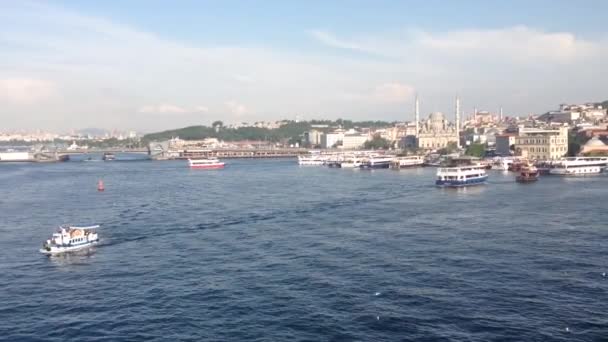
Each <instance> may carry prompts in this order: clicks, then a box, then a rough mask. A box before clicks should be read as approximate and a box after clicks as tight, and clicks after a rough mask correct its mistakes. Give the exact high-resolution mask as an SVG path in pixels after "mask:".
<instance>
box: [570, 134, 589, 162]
mask: <svg viewBox="0 0 608 342" xmlns="http://www.w3.org/2000/svg"><path fill="white" fill-rule="evenodd" d="M587 140H589V139H588V138H586V137H581V136H579V135H578V134H576V132H572V131H571V132H570V133H568V156H569V157H574V156H576V155H577V154H578V153H579V152H580V151H581V146H583V145H585V143H586V142H587Z"/></svg>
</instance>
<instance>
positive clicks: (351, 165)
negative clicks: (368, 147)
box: [340, 156, 363, 169]
mask: <svg viewBox="0 0 608 342" xmlns="http://www.w3.org/2000/svg"><path fill="white" fill-rule="evenodd" d="M361 164H363V158H361V157H357V156H347V157H344V160H343V161H342V163H340V167H341V168H343V169H355V168H360V167H361Z"/></svg>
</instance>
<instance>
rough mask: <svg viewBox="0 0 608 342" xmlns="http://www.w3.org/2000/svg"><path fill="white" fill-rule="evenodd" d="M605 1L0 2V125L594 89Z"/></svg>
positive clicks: (445, 106)
mask: <svg viewBox="0 0 608 342" xmlns="http://www.w3.org/2000/svg"><path fill="white" fill-rule="evenodd" d="M606 13H608V2H606V1H603V0H599V1H578V2H574V1H544V0H538V1H519V0H511V1H467V0H462V1H437V0H426V1H406V0H398V1H385V0H376V1H371V0H370V1H362V0H350V1H341V0H333V1H316V0H312V1H291V0H283V1H273V0H265V1H230V0H227V1H203V0H199V1H195V0H193V1H187V0H177V1H167V0H165V1H158V0H147V1H144V0H130V1H115V0H106V1H82V0H81V1H74V0H47V1H40V2H37V1H28V0H24V1H11V0H0V131H2V130H17V129H43V130H55V131H69V130H71V129H79V128H86V127H97V128H105V129H124V130H137V131H140V132H151V131H157V130H164V129H172V128H178V127H184V126H188V125H199V124H210V123H211V122H213V121H215V120H222V121H224V122H225V123H235V122H242V121H246V122H255V121H262V120H265V121H274V120H280V119H296V118H299V119H303V120H307V119H315V118H326V119H336V118H344V119H352V120H387V121H393V120H412V119H413V107H414V106H413V103H414V98H415V96H416V95H418V97H419V98H420V108H421V115H423V116H426V115H428V113H430V112H433V111H441V112H444V113H445V114H446V115H447V116H448V117H450V118H451V117H453V115H454V100H455V97H456V96H459V97H460V99H461V106H462V108H463V110H464V112H465V115H466V114H469V113H471V112H472V111H473V110H474V108H478V109H479V110H489V111H494V112H497V111H498V110H499V108H500V107H502V108H504V112H505V114H506V115H512V116H517V115H527V114H530V113H541V112H545V111H547V110H550V109H554V108H557V107H558V105H559V104H560V103H577V102H589V101H603V100H607V99H608V83H607V80H608V58H606V56H608V32H607V31H608V28H607V27H608V25H606V23H607V22H606V20H605V14H606Z"/></svg>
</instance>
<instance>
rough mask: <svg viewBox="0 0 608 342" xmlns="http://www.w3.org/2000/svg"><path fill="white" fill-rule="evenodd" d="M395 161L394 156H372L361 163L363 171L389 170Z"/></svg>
mask: <svg viewBox="0 0 608 342" xmlns="http://www.w3.org/2000/svg"><path fill="white" fill-rule="evenodd" d="M392 160H393V157H392V156H389V157H386V156H372V157H369V158H367V159H366V160H365V161H364V162H363V163H361V166H360V168H362V169H388V168H389V166H390V165H391V161H392Z"/></svg>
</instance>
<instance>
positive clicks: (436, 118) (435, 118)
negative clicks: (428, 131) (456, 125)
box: [429, 112, 445, 121]
mask: <svg viewBox="0 0 608 342" xmlns="http://www.w3.org/2000/svg"><path fill="white" fill-rule="evenodd" d="M429 119H430V120H431V121H443V119H445V117H444V116H443V113H442V112H434V113H431V115H429Z"/></svg>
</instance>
